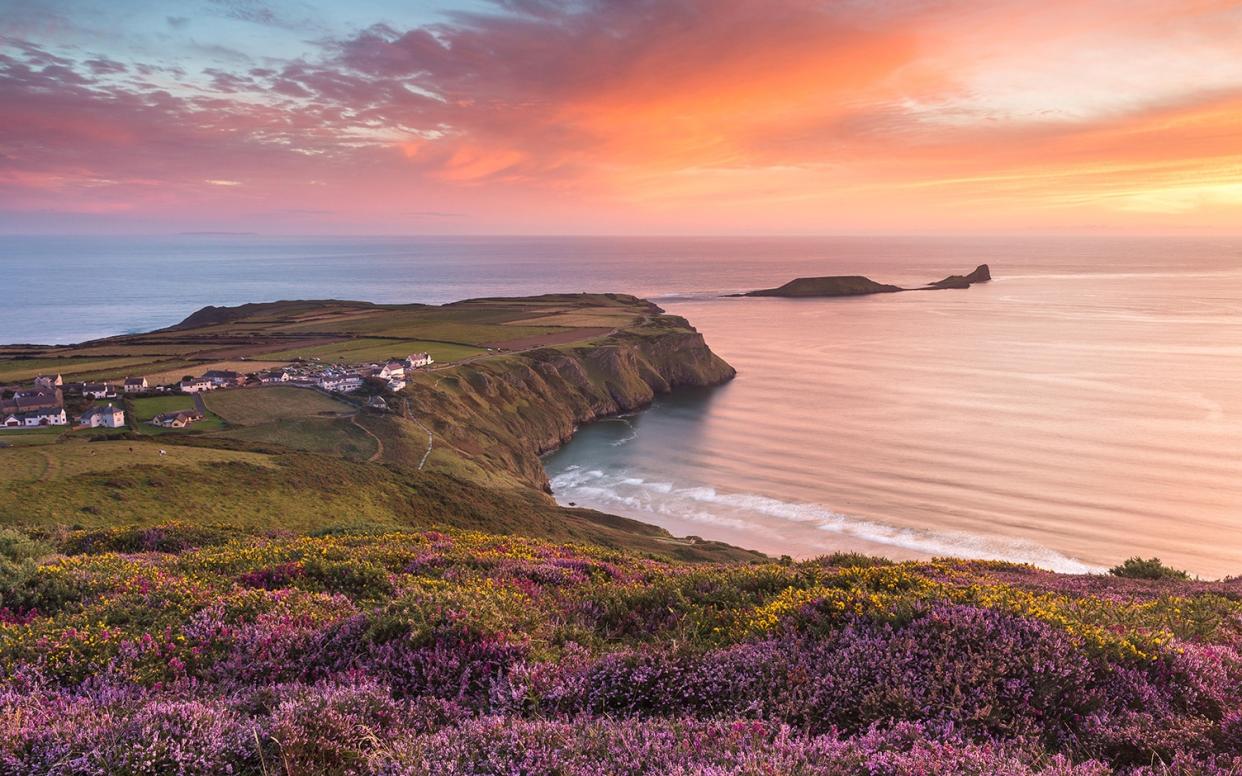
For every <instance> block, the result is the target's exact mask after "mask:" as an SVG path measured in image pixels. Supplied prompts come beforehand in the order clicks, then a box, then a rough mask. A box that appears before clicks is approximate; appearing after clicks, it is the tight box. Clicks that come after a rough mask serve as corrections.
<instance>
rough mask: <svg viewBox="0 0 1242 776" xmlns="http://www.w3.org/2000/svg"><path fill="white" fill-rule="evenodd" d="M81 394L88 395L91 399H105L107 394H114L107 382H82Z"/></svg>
mask: <svg viewBox="0 0 1242 776" xmlns="http://www.w3.org/2000/svg"><path fill="white" fill-rule="evenodd" d="M82 395H83V396H89V397H91V398H92V399H106V398H108V397H109V396H115V395H116V393H115V392H114V391H113V390H112V386H111V385H108V384H107V383H83V384H82Z"/></svg>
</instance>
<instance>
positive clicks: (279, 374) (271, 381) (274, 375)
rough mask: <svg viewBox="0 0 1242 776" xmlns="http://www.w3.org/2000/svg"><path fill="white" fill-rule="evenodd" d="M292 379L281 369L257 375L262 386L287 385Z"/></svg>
mask: <svg viewBox="0 0 1242 776" xmlns="http://www.w3.org/2000/svg"><path fill="white" fill-rule="evenodd" d="M292 379H293V378H292V377H291V376H290V375H289V373H288V372H286V371H284V370H283V369H273V370H272V371H270V372H260V373H259V382H261V383H263V384H264V385H277V384H280V383H287V382H289V381H290V380H292Z"/></svg>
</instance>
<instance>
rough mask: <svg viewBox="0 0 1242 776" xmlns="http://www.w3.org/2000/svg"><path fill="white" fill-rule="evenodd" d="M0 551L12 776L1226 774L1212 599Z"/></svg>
mask: <svg viewBox="0 0 1242 776" xmlns="http://www.w3.org/2000/svg"><path fill="white" fill-rule="evenodd" d="M0 555H2V557H3V559H2V560H0V570H2V573H0V603H2V604H3V608H0V613H2V615H0V666H3V671H4V677H5V678H4V680H3V684H4V687H5V691H4V692H2V693H0V719H2V720H3V721H4V724H3V725H0V769H2V770H4V772H7V773H24V774H27V773H28V774H45V773H62V772H74V773H81V772H89V773H110V774H122V773H123V774H163V773H204V774H205V773H234V774H243V775H245V774H249V775H252V776H260V775H262V776H269V775H270V774H289V775H292V774H362V773H383V774H418V775H425V776H431V775H432V774H434V775H435V776H442V775H443V774H463V775H464V774H482V773H486V774H575V775H581V776H586V775H587V774H605V773H607V774H613V773H626V774H652V775H653V776H654V775H655V774H672V773H680V774H708V773H710V774H809V775H822V776H861V775H862V774H867V775H868V776H870V775H871V774H900V775H902V776H915V775H916V774H918V775H920V776H921V775H922V774H932V775H936V774H938V775H940V776H950V775H956V774H977V775H982V774H991V775H995V776H1000V775H1001V774H1004V775H1005V776H1010V775H1017V776H1023V775H1024V774H1044V775H1045V776H1104V774H1113V773H1116V774H1128V775H1130V776H1156V775H1157V774H1179V775H1181V776H1189V775H1190V774H1220V775H1221V776H1223V774H1227V773H1236V772H1237V770H1236V769H1237V768H1238V767H1239V766H1242V736H1239V731H1240V730H1242V713H1240V712H1239V709H1240V708H1242V657H1239V655H1238V653H1237V651H1236V649H1237V645H1238V644H1239V643H1242V603H1240V602H1239V598H1240V597H1242V587H1239V585H1238V584H1237V583H1234V582H1227V583H1210V584H1209V583H1195V582H1187V581H1178V580H1164V581H1143V580H1130V579H1118V578H1108V577H1067V576H1060V575H1055V574H1050V573H1045V572H1040V571H1036V570H1034V569H1032V568H1029V567H1022V566H1013V565H1007V564H999V563H968V562H950V561H937V562H931V563H905V564H888V563H886V562H882V561H876V560H873V559H867V558H861V557H857V556H850V555H846V556H837V557H829V558H824V559H820V560H816V561H809V562H805V563H797V564H777V563H766V564H751V565H739V564H727V565H710V564H709V565H704V564H699V565H694V566H687V565H682V564H678V563H669V562H662V561H657V560H652V559H650V558H642V557H638V556H636V555H633V554H629V553H621V552H614V551H610V550H605V549H602V548H598V547H586V546H581V545H561V544H553V543H547V542H541V541H534V540H525V539H515V538H512V537H499V536H494V535H486V534H480V533H474V532H460V531H403V532H396V533H357V532H354V533H336V534H332V535H326V536H319V537H301V538H290V537H271V536H266V537H255V536H245V535H240V536H239V535H237V534H236V533H232V532H227V531H213V530H206V529H203V528H201V527H197V526H191V525H169V526H163V527H149V528H143V529H134V528H126V529H118V528H112V529H90V530H77V531H67V532H66V531H55V532H50V533H43V532H38V531H35V532H32V533H28V534H27V533H19V532H16V531H11V530H10V531H4V532H0ZM65 763H72V764H73V766H72V767H71V768H70V769H69V770H66V769H65Z"/></svg>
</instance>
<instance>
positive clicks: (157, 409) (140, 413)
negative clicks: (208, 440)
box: [131, 393, 226, 435]
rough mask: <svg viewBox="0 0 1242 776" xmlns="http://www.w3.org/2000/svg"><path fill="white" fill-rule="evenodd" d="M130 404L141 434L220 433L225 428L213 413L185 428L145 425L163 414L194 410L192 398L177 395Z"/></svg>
mask: <svg viewBox="0 0 1242 776" xmlns="http://www.w3.org/2000/svg"><path fill="white" fill-rule="evenodd" d="M131 403H132V404H133V407H134V419H135V420H136V421H137V422H138V431H139V432H141V433H143V434H155V435H158V434H185V433H189V432H191V431H198V432H205V431H221V430H223V429H224V428H226V426H225V424H224V422H223V421H222V420H221V419H220V417H219V416H218V415H216V414H215V413H213V412H209V413H207V417H205V418H203V419H202V420H200V421H198V422H197V423H191V424H190V425H189V426H188V427H187V428H159V427H156V426H152V425H149V424H148V423H147V421H149V420H150V419H151V418H154V417H155V416H156V415H159V414H162V413H165V412H180V411H181V410H192V409H194V397H193V396H186V395H184V394H179V393H178V394H172V395H169V396H151V397H148V398H145V399H134V400H133V401H132V402H131Z"/></svg>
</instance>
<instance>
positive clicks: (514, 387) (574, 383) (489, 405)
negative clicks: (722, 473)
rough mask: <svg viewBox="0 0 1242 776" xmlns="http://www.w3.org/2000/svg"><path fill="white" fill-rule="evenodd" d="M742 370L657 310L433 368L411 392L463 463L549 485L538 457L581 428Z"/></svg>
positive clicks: (681, 322) (683, 322)
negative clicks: (575, 339) (587, 332)
mask: <svg viewBox="0 0 1242 776" xmlns="http://www.w3.org/2000/svg"><path fill="white" fill-rule="evenodd" d="M734 374H735V371H734V369H733V367H731V366H729V364H727V363H726V362H725V361H724V360H723V359H721V358H720V357H719V356H717V355H716V354H715V353H713V352H712V351H711V350H710V349H709V348H708V347H707V344H706V343H705V342H704V341H703V336H702V335H701V334H699V333H698V332H697V331H695V330H694V328H693V327H692V326H690V324H689V323H688V322H687V321H686V320H685V319H684V318H681V317H677V316H671V315H663V314H656V315H651V316H648V317H646V318H644V319H643V321H642V322H641V323H640V324H639V325H636V326H633V327H628V328H626V329H623V330H621V331H619V332H616V333H614V334H612V335H610V336H608V337H606V338H604V339H602V340H598V341H595V342H592V343H582V344H578V345H566V346H559V347H549V348H540V349H538V350H531V351H527V352H524V353H516V354H512V355H507V356H500V357H492V358H488V359H484V360H481V361H477V362H473V363H465V364H461V365H458V366H455V367H452V368H450V369H445V370H440V371H436V372H428V373H424V374H422V375H420V376H419V378H418V379H416V380H414V381H413V382H411V383H410V385H409V387H408V388H407V392H408V393H409V394H410V402H411V404H412V406H413V407H414V408H415V412H416V414H417V416H418V417H419V418H420V419H421V420H422V421H423V422H425V423H427V424H428V425H429V426H430V427H431V430H432V431H433V432H434V433H435V434H436V435H437V436H439V437H440V438H441V439H443V440H444V441H445V442H446V443H447V445H448V446H449V449H450V450H451V451H452V452H453V453H455V454H456V456H457V457H459V459H460V461H451V460H450V461H448V462H447V463H446V461H445V459H444V458H439V459H437V460H438V462H439V465H442V466H443V465H448V466H452V465H455V464H457V463H460V462H465V463H466V465H468V466H469V465H473V466H476V467H478V469H479V471H481V472H491V473H495V472H506V473H509V474H511V475H513V476H514V477H515V478H516V479H517V480H519V481H520V482H521V483H523V484H526V485H532V486H534V487H537V488H541V489H544V490H546V489H547V487H548V483H547V476H546V475H545V473H544V470H543V465H542V464H541V462H540V460H539V456H540V455H541V454H543V453H545V452H547V451H549V450H552V449H554V448H556V447H558V446H559V445H561V444H563V443H564V442H565V441H567V440H568V439H569V438H570V437H571V436H572V435H573V433H574V430H575V429H576V428H577V427H578V426H579V425H580V424H582V423H587V422H590V421H593V420H596V419H598V418H601V417H605V416H608V415H615V414H617V413H621V412H628V411H630V410H635V409H639V408H641V407H645V406H646V405H648V404H650V403H651V401H652V399H654V398H655V397H656V396H657V395H659V394H663V393H668V392H669V391H672V390H673V389H675V388H678V387H683V386H710V385H717V384H720V383H723V382H726V381H727V380H729V379H731V378H732V377H733V376H734Z"/></svg>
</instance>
